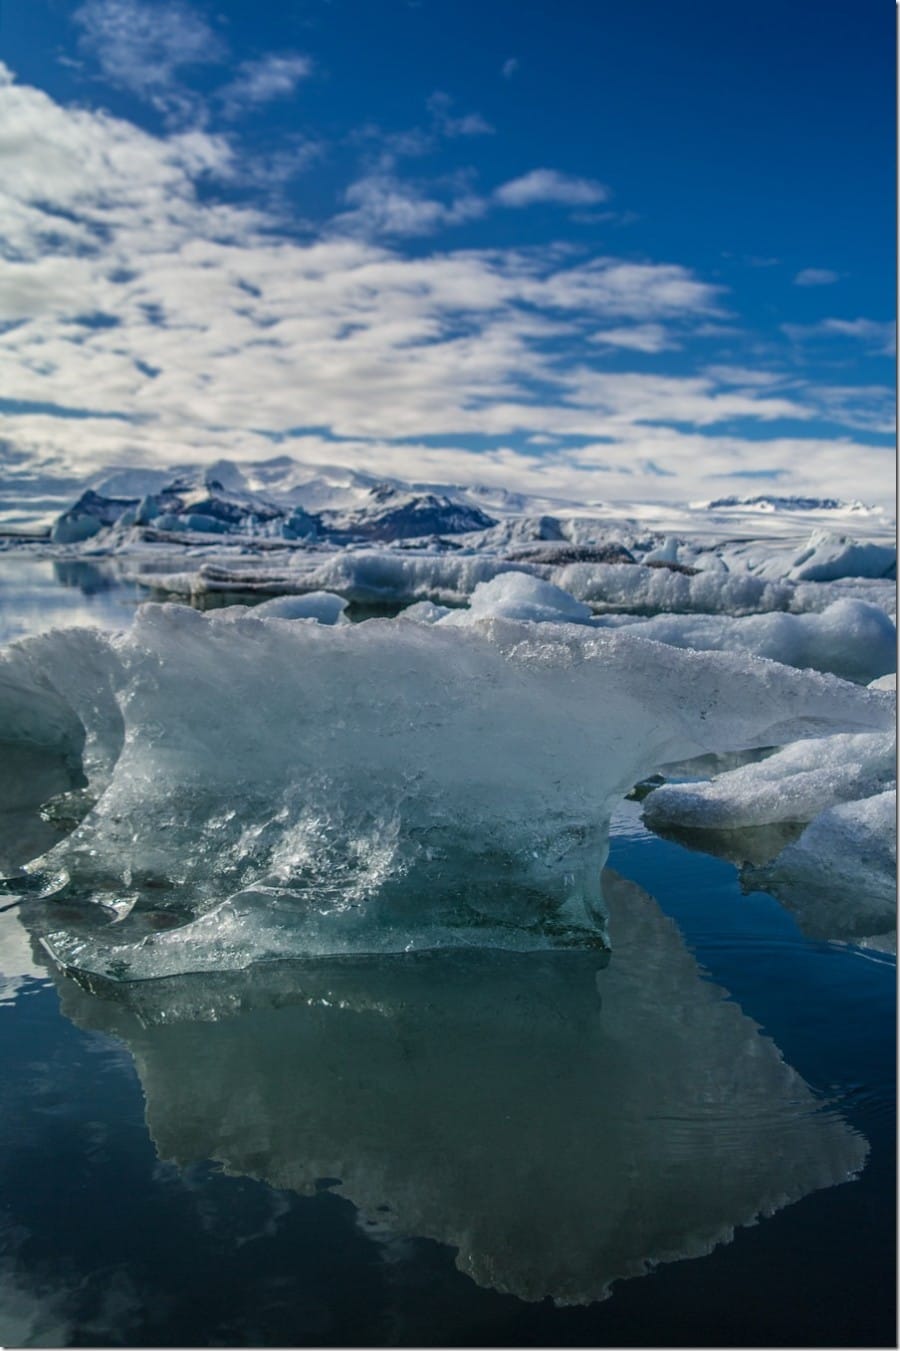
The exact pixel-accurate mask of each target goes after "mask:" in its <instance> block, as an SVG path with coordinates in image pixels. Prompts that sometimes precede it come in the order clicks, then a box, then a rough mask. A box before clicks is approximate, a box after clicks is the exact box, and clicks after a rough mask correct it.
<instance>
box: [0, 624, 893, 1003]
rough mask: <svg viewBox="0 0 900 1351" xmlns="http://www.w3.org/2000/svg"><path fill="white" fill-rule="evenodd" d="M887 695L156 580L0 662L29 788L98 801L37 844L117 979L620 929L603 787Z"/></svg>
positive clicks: (558, 627)
mask: <svg viewBox="0 0 900 1351" xmlns="http://www.w3.org/2000/svg"><path fill="white" fill-rule="evenodd" d="M893 707H894V699H893V695H892V694H891V693H890V692H885V691H880V690H869V689H865V688H861V687H858V686H855V685H852V684H850V683H848V682H846V681H842V680H838V679H836V678H833V677H828V676H823V675H818V674H816V673H813V672H809V671H803V672H801V671H796V670H792V669H790V668H787V667H784V666H781V665H778V664H776V663H773V662H763V661H759V660H757V659H755V658H752V657H748V656H746V655H745V654H733V653H718V652H716V653H697V652H693V651H683V650H680V649H678V648H675V647H672V646H668V645H662V644H658V643H654V642H651V641H647V640H645V639H642V638H641V637H639V636H636V635H634V634H632V633H630V632H628V631H624V630H618V631H606V630H597V629H594V628H590V627H587V626H585V625H584V624H572V623H564V624H556V623H541V624H535V623H532V622H522V621H517V620H510V619H503V618H498V617H490V616H486V617H483V618H478V616H477V613H476V614H473V615H472V616H470V620H469V622H468V623H467V624H466V625H465V626H460V625H448V624H445V623H443V622H438V623H434V624H421V623H419V624H417V623H409V622H404V621H402V620H373V621H369V622H367V623H364V624H358V625H339V624H319V623H316V622H314V620H311V619H305V618H300V619H290V618H289V619H285V618H280V617H279V616H278V615H277V614H274V615H273V614H269V615H263V616H258V615H254V614H253V613H252V612H249V613H245V614H237V615H235V614H233V613H231V612H222V613H221V614H220V615H218V616H216V615H215V614H213V615H204V614H200V613H197V612H196V611H194V610H191V609H189V608H187V607H184V606H173V605H168V606H158V605H148V606H145V607H142V609H141V610H140V611H139V612H138V614H137V616H136V618H135V620H134V623H133V624H132V626H131V627H130V629H128V630H127V631H125V632H124V633H122V634H118V635H115V634H114V635H109V634H98V633H92V632H89V631H85V630H69V631H65V630H62V631H57V632H53V633H50V634H48V635H44V636H42V637H38V638H34V639H29V640H25V641H23V642H22V643H19V644H14V645H12V646H11V647H10V648H9V649H7V651H6V653H5V654H4V655H3V658H2V670H0V727H2V733H0V735H2V739H3V740H4V741H5V742H6V743H7V746H8V748H9V751H10V755H11V756H12V757H19V760H20V761H22V760H23V758H24V759H25V760H29V763H30V764H31V765H32V767H33V770H34V772H33V773H32V774H31V776H30V778H29V783H30V785H31V787H30V796H31V800H30V801H28V800H26V801H19V802H17V803H16V804H15V805H16V806H17V807H18V809H19V810H20V812H22V813H24V814H25V816H26V817H27V815H28V812H29V810H32V811H33V810H34V809H35V808H38V807H40V806H41V804H44V808H43V810H44V815H46V812H47V808H46V800H47V798H48V797H51V796H53V797H54V802H53V803H52V808H51V809H52V811H53V812H56V813H57V814H59V813H61V814H62V815H63V816H64V815H65V813H66V811H69V812H70V813H71V814H72V815H73V816H75V815H77V814H78V812H79V811H81V812H83V811H84V807H85V806H86V805H89V803H90V802H91V801H92V800H93V802H94V805H93V806H90V809H89V810H88V811H87V814H86V815H84V818H83V820H82V821H81V822H80V824H78V825H76V827H75V829H74V830H72V831H71V833H69V834H68V835H67V836H66V837H65V838H64V839H63V840H62V841H61V842H60V843H59V844H57V845H55V846H54V847H53V848H51V849H50V850H49V851H48V852H46V853H44V854H43V855H42V856H41V857H39V858H37V859H34V860H33V861H32V862H30V863H29V864H28V872H29V874H31V878H32V885H33V886H37V887H39V888H40V890H41V892H42V894H43V895H44V896H45V897H52V898H53V902H54V903H53V904H51V905H49V906H48V907H47V925H48V928H50V929H51V930H52V932H51V933H50V935H49V936H48V944H49V946H50V948H51V950H52V951H53V953H54V955H55V956H56V957H57V959H58V960H60V961H62V962H64V963H65V964H67V965H72V966H77V967H80V968H82V969H85V970H92V971H98V972H102V973H105V974H106V975H110V976H117V977H119V978H122V979H140V978H143V977H151V976H161V975H167V974H173V973H177V972H189V971H195V970H203V969H218V968H222V967H232V968H233V967H242V966H245V965H247V964H248V963H249V962H252V961H254V960H258V959H261V958H266V957H272V956H283V955H286V954H304V955H313V954H317V955H329V954H335V953H341V952H373V951H386V952H394V951H410V950H423V949H430V948H434V947H442V946H446V945H467V946H476V947H483V946H490V947H497V946H499V947H505V948H507V947H508V948H518V949H529V948H535V947H544V946H547V945H554V944H561V945H571V944H575V945H593V946H597V947H601V948H602V947H604V946H605V945H606V942H607V939H606V932H605V912H604V908H603V903H602V897H601V893H600V884H599V874H600V870H601V867H602V865H603V863H604V861H605V858H606V852H607V839H608V821H609V814H610V811H611V808H612V806H613V805H614V804H615V802H616V801H618V800H620V799H621V797H622V796H623V795H624V793H625V792H626V791H627V790H628V789H629V787H630V786H631V785H632V784H633V783H634V782H635V781H636V780H638V779H639V778H641V776H642V775H644V774H647V773H649V772H650V771H651V770H653V769H654V768H656V767H657V766H658V765H660V764H662V763H665V762H669V761H673V760H677V759H683V758H685V757H688V756H694V755H698V754H700V753H701V752H703V751H722V750H731V749H735V748H745V747H752V746H771V745H780V744H783V743H785V742H789V741H792V740H795V739H796V738H802V737H808V736H821V735H822V734H824V733H827V732H838V731H841V732H848V731H852V732H875V731H880V730H884V729H886V728H888V727H889V726H890V724H891V722H892V718H893ZM13 763H17V762H16V760H15V758H13ZM38 770H39V771H40V773H39V772H38ZM42 776H43V777H42ZM66 788H68V790H69V791H68V792H66V791H65V790H66ZM73 794H74V799H73ZM26 797H27V794H26ZM54 915H58V916H61V917H63V918H64V922H63V923H62V924H56V923H54V921H53V916H54ZM98 918H103V919H112V920H114V921H116V923H115V924H114V925H113V924H110V925H109V926H108V927H106V928H105V929H103V931H102V932H100V933H98V932H97V920H98Z"/></svg>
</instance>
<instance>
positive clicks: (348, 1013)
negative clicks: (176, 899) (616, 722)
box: [56, 635, 867, 1305]
mask: <svg viewBox="0 0 900 1351" xmlns="http://www.w3.org/2000/svg"><path fill="white" fill-rule="evenodd" d="M457 637H459V635H457ZM604 888H605V893H606V895H607V898H608V902H609V907H610V924H611V929H612V935H613V943H614V951H613V956H612V958H611V959H610V961H609V962H608V964H607V965H606V966H603V965H602V964H601V963H600V962H599V961H598V959H597V955H596V954H593V953H589V952H566V953H561V952H554V953H547V952H543V953H525V954H523V953H508V952H498V951H492V952H488V951H471V950H467V951H459V950H457V951H454V952H440V953H426V954H402V953H401V954H393V955H390V956H385V957H356V958H349V957H348V958H344V959H342V960H340V961H334V960H331V961H329V960H323V961H319V962H285V963H272V964H270V965H268V966H266V967H264V968H257V969H256V970H255V971H254V972H253V973H252V975H251V974H249V973H219V974H210V975H204V976H189V977H183V978H180V979H178V980H166V979H162V980H159V981H153V982H145V983H142V984H138V985H121V984H110V983H109V982H105V981H103V980H102V979H95V978H90V977H87V978H86V977H83V976H79V978H78V983H76V982H75V981H72V980H69V979H67V978H65V977H64V976H61V975H59V974H57V975H56V981H57V985H58V988H59V992H60V997H61V1001H62V1007H63V1011H64V1012H65V1013H66V1014H67V1015H68V1016H69V1017H70V1018H72V1019H73V1020H74V1021H76V1022H77V1023H79V1024H80V1025H82V1026H85V1027H87V1028H91V1029H98V1030H100V1031H102V1032H104V1033H107V1034H112V1035H113V1036H115V1037H117V1038H119V1039H120V1040H121V1041H122V1042H123V1043H124V1044H125V1045H126V1046H127V1047H128V1049H129V1051H130V1052H131V1054H132V1055H133V1057H134V1062H135V1066H136V1069H137V1072H138V1074H139V1076H140V1080H141V1086H142V1089H143V1094H144V1099H145V1103H146V1108H145V1110H146V1119H147V1125H148V1128H149V1131H150V1134H151V1136H152V1139H153V1141H154V1143H155V1146H156V1149H157V1152H158V1155H159V1157H160V1159H162V1160H164V1161H166V1162H170V1163H174V1164H175V1165H176V1166H179V1167H187V1166H188V1165H190V1164H191V1163H193V1162H195V1161H197V1160H204V1159H214V1160H217V1161H218V1162H219V1163H220V1164H221V1165H222V1166H223V1168H224V1169H225V1170H226V1172H227V1173H229V1174H231V1175H233V1176H246V1177H252V1178H258V1179H262V1180H264V1181H265V1182H266V1183H268V1184H269V1185H270V1186H272V1187H276V1188H280V1189H289V1190H291V1191H294V1192H298V1193H301V1194H312V1193H314V1192H315V1191H316V1190H318V1189H320V1188H321V1187H323V1186H327V1187H331V1188H333V1189H334V1190H335V1191H336V1192H338V1193H339V1194H340V1195H341V1196H343V1197H346V1198H347V1199H348V1200H349V1201H351V1202H352V1203H353V1204H354V1205H355V1206H356V1207H357V1209H358V1211H359V1212H360V1217H361V1228H362V1230H363V1232H364V1233H366V1232H368V1233H371V1234H374V1235H375V1236H376V1237H377V1236H379V1235H381V1236H384V1237H388V1236H395V1237H398V1238H400V1237H410V1236H419V1237H425V1238H429V1239H432V1240H436V1241H438V1242H440V1243H443V1244H448V1245H452V1247H453V1248H455V1249H456V1256H455V1261H456V1265H457V1267H458V1268H459V1269H460V1270H461V1271H463V1272H465V1273H467V1274H468V1275H469V1276H470V1277H471V1278H472V1279H473V1280H474V1281H475V1282H477V1283H478V1284H479V1285H481V1286H484V1287H489V1288H491V1289H494V1290H497V1291H501V1292H506V1293H509V1294H512V1295H516V1296H517V1297H518V1298H520V1299H523V1300H528V1301H538V1300H541V1299H544V1298H547V1297H549V1298H551V1299H553V1300H554V1301H556V1302H557V1303H559V1304H569V1305H574V1304H584V1303H588V1302H590V1301H593V1300H599V1299H603V1298H605V1297H606V1296H608V1295H609V1294H610V1289H611V1286H612V1285H613V1283H614V1282H616V1281H619V1280H622V1279H625V1278H629V1277H640V1276H642V1275H644V1274H646V1273H647V1272H649V1271H651V1270H652V1269H653V1268H654V1267H655V1266H656V1265H658V1264H659V1263H665V1262H674V1261H679V1260H682V1259H685V1258H691V1257H699V1256H702V1255H705V1254H707V1253H709V1252H711V1251H712V1250H713V1249H714V1248H715V1247H716V1246H717V1245H720V1244H727V1243H729V1242H731V1240H732V1239H733V1237H734V1233H735V1229H736V1228H737V1227H738V1226H742V1225H752V1224H754V1223H756V1222H758V1221H759V1220H761V1219H763V1217H766V1216H770V1215H772V1214H773V1213H775V1212H776V1211H778V1210H780V1209H782V1208H783V1207H786V1206H789V1205H791V1204H792V1203H794V1202H796V1201H798V1200H800V1199H801V1198H802V1197H804V1196H807V1195H808V1194H809V1193H811V1192H813V1191H815V1190H817V1189H820V1188H827V1187H832V1186H836V1185H840V1184H842V1183H845V1182H848V1181H850V1180H851V1179H853V1178H854V1177H855V1176H856V1175H857V1174H858V1173H859V1172H860V1171H861V1169H862V1168H863V1167H864V1165H865V1161H866V1156H867V1145H866V1142H865V1141H864V1140H863V1139H862V1138H861V1137H860V1136H859V1135H858V1134H856V1133H855V1132H854V1131H853V1130H851V1129H850V1128H849V1127H848V1126H847V1124H846V1123H845V1122H844V1121H843V1119H842V1118H841V1117H840V1115H839V1114H838V1113H837V1112H836V1111H835V1110H834V1109H833V1108H832V1107H830V1106H829V1104H828V1103H827V1102H826V1101H824V1100H823V1099H822V1098H821V1097H820V1096H819V1095H817V1093H816V1092H814V1091H813V1090H812V1089H811V1088H810V1087H809V1085H807V1084H806V1083H805V1082H804V1081H803V1079H801V1077H800V1076H799V1075H798V1074H797V1073H796V1071H795V1070H793V1069H792V1068H791V1067H790V1066H789V1065H788V1064H786V1063H785V1061H784V1060H783V1058H782V1056H781V1054H780V1052H779V1050H778V1048H777V1047H776V1046H775V1044H774V1043H773V1042H772V1041H771V1040H770V1039H769V1038H768V1037H767V1036H765V1035H763V1034H762V1032H761V1030H760V1028H759V1027H758V1026H757V1024H756V1023H754V1022H753V1021H752V1020H751V1019H750V1018H749V1017H747V1016H746V1015H745V1014H744V1013H743V1012H742V1011H741V1009H740V1007H739V1006H738V1005H737V1004H736V1003H735V1002H734V1001H733V1000H732V999H730V998H729V997H728V995H727V991H725V990H723V989H721V988H719V987H717V986H716V985H714V984H712V983H711V982H710V981H709V980H708V979H707V978H706V977H705V976H704V974H703V973H702V971H701V969H700V968H699V967H698V965H697V963H696V961H695V960H694V958H693V957H692V956H691V954H690V953H689V952H688V950H687V948H686V946H685V944H684V942H683V940H682V939H681V937H680V935H679V933H678V930H677V928H676V926H675V925H674V924H673V922H672V921H670V920H669V919H667V918H666V917H664V916H663V914H662V912H661V911H660V909H659V907H658V906H657V905H656V903H655V902H654V901H653V899H652V898H651V897H650V896H648V895H647V894H646V893H645V892H642V891H641V890H640V889H639V888H638V887H636V886H635V885H634V884H632V883H629V882H626V881H625V880H624V879H622V878H619V877H617V876H615V875H614V874H610V873H607V874H605V877H604ZM711 1176H713V1177H715V1179H716V1185H715V1186H714V1187H711V1186H710V1185H709V1179H710V1177H711Z"/></svg>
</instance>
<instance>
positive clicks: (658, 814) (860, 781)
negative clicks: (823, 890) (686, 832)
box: [644, 732, 896, 829]
mask: <svg viewBox="0 0 900 1351" xmlns="http://www.w3.org/2000/svg"><path fill="white" fill-rule="evenodd" d="M895 776H896V737H895V736H894V735H893V733H890V732H884V733H862V734H858V735H837V736H829V737H821V738H817V739H816V740H813V741H800V742H797V743H795V744H794V745H790V746H785V747H784V748H783V749H782V750H780V751H778V752H776V754H775V755H772V756H770V757H769V758H768V759H766V760H761V761H759V763H757V764H751V765H743V766H741V767H740V768H739V769H732V770H729V771H727V772H726V773H724V774H720V775H718V777H717V778H714V779H712V780H711V781H710V782H709V783H667V784H664V785H663V786H662V787H661V788H657V789H656V791H655V792H653V793H651V794H650V796H649V797H648V798H647V799H646V802H645V804H644V818H645V820H646V822H647V824H648V825H649V826H651V827H652V828H656V827H662V826H682V827H689V828H703V829H734V828H735V827H741V826H762V825H769V824H771V823H772V822H776V821H811V820H812V818H813V817H814V816H815V815H816V814H817V813H818V812H820V811H823V810H824V809H825V808H826V807H830V806H833V805H834V804H835V803H838V802H848V801H852V800H853V799H855V798H861V797H868V796H871V795H872V794H874V793H879V792H881V791H882V790H883V789H884V788H886V787H887V786H888V785H889V784H891V783H892V782H893V780H894V778H895Z"/></svg>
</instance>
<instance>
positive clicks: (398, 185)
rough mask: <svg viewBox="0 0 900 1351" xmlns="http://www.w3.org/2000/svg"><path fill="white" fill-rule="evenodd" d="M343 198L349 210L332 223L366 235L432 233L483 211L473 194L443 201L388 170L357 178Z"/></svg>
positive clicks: (467, 193) (479, 199) (484, 204)
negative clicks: (427, 194)
mask: <svg viewBox="0 0 900 1351" xmlns="http://www.w3.org/2000/svg"><path fill="white" fill-rule="evenodd" d="M345 199H346V201H347V203H348V204H349V206H350V208H351V209H350V211H347V212H344V213H343V214H342V215H340V216H338V217H337V218H336V220H335V222H334V224H335V226H336V227H337V228H338V229H341V230H347V231H350V232H352V233H357V234H361V235H363V236H365V237H367V238H371V237H378V236H380V235H394V236H402V235H427V234H432V233H433V232H434V231H435V230H439V229H441V228H443V227H444V226H447V225H459V224H461V223H462V222H463V221H467V220H475V219H476V218H477V217H478V216H481V215H483V214H484V211H485V210H486V203H485V202H484V200H483V199H482V198H480V197H477V196H476V195H475V194H474V193H469V192H463V193H462V194H460V195H458V196H456V197H454V198H452V199H451V200H450V201H449V202H443V201H441V200H439V199H438V198H436V197H429V196H426V194H425V193H424V191H423V190H422V189H421V188H419V187H417V186H416V185H415V184H413V183H410V182H408V181H404V180H402V179H400V178H398V177H397V176H396V175H395V174H393V173H390V172H376V173H371V174H367V175H366V176H365V177H364V178H360V179H358V180H357V181H356V182H355V183H352V184H351V185H350V187H349V188H348V189H347V191H346V193H345Z"/></svg>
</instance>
